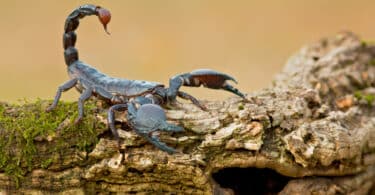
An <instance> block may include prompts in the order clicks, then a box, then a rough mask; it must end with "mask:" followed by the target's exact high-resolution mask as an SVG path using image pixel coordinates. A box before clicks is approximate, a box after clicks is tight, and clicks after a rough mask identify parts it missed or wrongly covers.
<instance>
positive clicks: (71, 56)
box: [63, 4, 111, 66]
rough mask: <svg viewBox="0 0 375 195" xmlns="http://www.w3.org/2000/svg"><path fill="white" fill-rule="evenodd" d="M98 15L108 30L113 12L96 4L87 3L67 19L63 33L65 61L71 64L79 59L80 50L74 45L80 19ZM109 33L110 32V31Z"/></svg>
mask: <svg viewBox="0 0 375 195" xmlns="http://www.w3.org/2000/svg"><path fill="white" fill-rule="evenodd" d="M90 15H96V16H98V18H99V21H100V22H101V23H102V24H103V27H104V30H105V31H106V32H107V33H108V31H107V24H108V23H109V21H110V20H111V13H110V12H109V11H108V10H106V9H104V8H102V7H100V6H96V5H91V4H86V5H82V6H80V7H78V8H77V9H75V10H74V11H73V12H72V13H71V14H70V15H69V16H68V17H67V18H66V21H65V27H64V35H63V46H64V50H65V51H64V57H65V63H66V64H67V65H68V66H69V65H71V64H72V63H74V62H75V61H77V60H78V51H77V49H76V48H75V47H74V46H75V43H76V40H77V35H76V33H75V32H74V31H75V30H76V29H77V28H78V25H79V19H81V18H84V17H85V16H90ZM108 34H109V33H108Z"/></svg>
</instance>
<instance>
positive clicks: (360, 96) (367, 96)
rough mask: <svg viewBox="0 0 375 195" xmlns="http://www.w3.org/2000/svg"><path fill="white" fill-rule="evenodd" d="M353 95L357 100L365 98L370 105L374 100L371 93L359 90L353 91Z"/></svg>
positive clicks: (374, 97) (374, 96)
mask: <svg viewBox="0 0 375 195" xmlns="http://www.w3.org/2000/svg"><path fill="white" fill-rule="evenodd" d="M354 97H356V98H357V99H358V100H361V99H363V100H366V101H367V104H368V105H370V106H371V105H372V103H373V102H374V101H375V95H373V94H364V93H362V92H361V91H356V92H355V93H354Z"/></svg>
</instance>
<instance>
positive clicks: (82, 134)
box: [0, 32, 375, 194]
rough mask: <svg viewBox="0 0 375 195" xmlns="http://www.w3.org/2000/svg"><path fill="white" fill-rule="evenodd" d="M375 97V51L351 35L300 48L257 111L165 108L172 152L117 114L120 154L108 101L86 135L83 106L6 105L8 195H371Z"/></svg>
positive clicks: (214, 105)
mask: <svg viewBox="0 0 375 195" xmlns="http://www.w3.org/2000/svg"><path fill="white" fill-rule="evenodd" d="M248 82H250V81H248ZM251 82H255V81H251ZM374 99H375V46H372V45H367V44H366V43H365V42H363V41H361V40H360V39H359V38H358V37H357V36H355V35H353V34H351V33H347V32H345V33H340V34H338V35H336V36H334V37H331V38H327V39H322V40H320V41H319V42H317V43H314V44H311V45H308V46H306V47H304V48H302V49H301V50H300V51H299V52H298V53H297V54H296V55H294V56H293V57H291V58H290V60H289V61H288V63H287V65H286V67H285V70H284V71H283V73H281V74H280V75H278V76H277V78H276V79H275V81H274V82H273V86H271V87H270V88H267V89H264V90H261V91H258V92H253V93H250V94H249V95H248V100H249V102H244V101H242V100H241V99H239V98H231V99H228V100H226V101H223V102H204V103H205V104H206V105H207V107H208V108H209V111H208V112H204V111H201V110H199V109H198V108H196V107H195V106H193V105H191V104H185V103H184V104H181V105H180V106H179V108H175V109H171V110H168V111H167V116H168V118H169V120H171V121H174V122H176V123H177V124H180V125H181V126H184V127H185V129H186V131H185V132H183V133H175V134H173V135H172V134H167V133H164V132H161V133H160V137H161V139H162V140H163V141H164V142H166V143H167V144H168V145H170V146H173V147H175V148H177V149H178V150H179V153H177V154H174V155H168V154H167V153H165V152H162V151H160V150H158V149H156V148H155V147H154V146H152V145H150V144H149V143H147V142H146V141H145V140H144V139H143V138H141V137H139V136H137V135H136V134H135V133H134V132H133V131H131V130H130V129H129V128H128V127H127V126H126V125H124V124H125V122H126V121H125V120H124V116H121V115H120V114H119V115H120V116H118V121H119V122H122V123H119V125H118V128H119V129H123V130H120V136H121V137H122V138H123V144H122V145H121V149H120V150H119V149H118V148H117V143H116V141H115V140H114V139H113V138H112V136H111V134H110V132H109V131H108V130H107V128H106V120H105V106H101V105H100V102H92V103H90V104H89V105H88V106H86V110H87V113H86V118H85V122H84V123H83V124H82V125H79V126H74V125H73V124H72V123H71V121H72V120H73V119H74V116H75V115H76V111H75V110H76V108H75V106H76V105H75V104H71V103H70V104H68V103H63V104H60V106H59V108H58V110H57V111H54V112H52V113H47V114H46V113H43V110H44V108H46V106H47V105H48V103H49V102H46V101H39V102H37V103H33V104H24V105H22V106H16V105H8V104H6V103H2V104H0V114H1V115H0V116H1V117H2V119H0V130H1V132H0V135H1V137H0V139H1V141H0V148H1V149H2V150H3V151H2V153H3V154H2V156H0V172H1V173H0V189H2V192H5V193H6V192H10V193H11V192H15V191H17V192H19V193H21V192H23V193H27V194H29V193H35V194H38V193H57V192H60V193H64V194H66V193H70V194H84V193H86V194H93V193H98V192H99V193H103V194H107V193H110V192H120V193H125V194H126V193H146V194H148V193H150V194H155V193H156V194H163V193H174V194H182V193H184V194H186V193H188V194H213V193H214V194H233V193H237V194H241V193H243V194H246V193H247V194H249V193H253V194H257V193H259V194H277V193H280V194H300V193H301V192H303V193H304V194H370V193H374V192H375V190H374V186H375V100H374ZM23 112H25V113H26V114H25V113H23ZM30 113H31V114H30ZM26 119H27V120H30V119H31V122H32V125H27V123H26V122H24V121H26ZM50 124H51V125H50ZM40 129H42V130H40ZM30 148H31V149H30ZM263 168H267V169H263ZM238 170H240V171H238ZM270 170H273V171H270ZM276 172H277V173H276ZM231 174H234V175H231ZM231 178H233V179H231ZM262 179H263V180H264V182H263V183H259V182H262V181H263V180H262ZM261 180H262V181H261ZM254 183H256V185H252V184H254ZM229 188H231V189H229Z"/></svg>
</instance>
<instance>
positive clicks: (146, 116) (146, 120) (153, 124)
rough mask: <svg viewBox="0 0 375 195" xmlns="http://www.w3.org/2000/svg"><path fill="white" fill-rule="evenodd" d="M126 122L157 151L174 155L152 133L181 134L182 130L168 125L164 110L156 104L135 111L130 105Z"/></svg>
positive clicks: (170, 149)
mask: <svg viewBox="0 0 375 195" xmlns="http://www.w3.org/2000/svg"><path fill="white" fill-rule="evenodd" d="M128 112H129V114H128V121H129V123H130V125H131V126H132V128H133V129H134V130H135V131H136V132H137V133H138V134H139V135H142V136H143V137H144V138H146V139H147V140H148V141H149V142H150V143H152V144H153V145H154V146H156V147H158V148H159V149H161V150H163V151H166V152H168V153H170V154H171V153H174V152H175V150H174V149H173V148H171V147H169V146H167V145H166V144H165V143H163V142H161V141H160V140H159V138H158V137H157V136H156V135H154V134H153V132H155V131H158V130H161V131H167V132H182V131H184V129H183V128H182V127H180V126H177V125H174V124H170V123H168V122H167V121H166V119H167V117H166V115H165V112H164V110H163V109H162V108H161V107H160V106H159V105H156V104H144V105H142V106H141V107H139V109H138V110H137V109H136V108H135V106H134V105H133V104H132V103H130V104H129V108H128Z"/></svg>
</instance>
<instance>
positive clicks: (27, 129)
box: [0, 100, 104, 185]
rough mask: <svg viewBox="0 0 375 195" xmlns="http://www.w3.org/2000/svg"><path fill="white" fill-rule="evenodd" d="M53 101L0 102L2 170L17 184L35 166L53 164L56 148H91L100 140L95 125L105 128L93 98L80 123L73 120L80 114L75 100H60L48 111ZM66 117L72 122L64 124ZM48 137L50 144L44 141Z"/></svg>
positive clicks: (45, 166) (0, 161)
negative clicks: (96, 113)
mask: <svg viewBox="0 0 375 195" xmlns="http://www.w3.org/2000/svg"><path fill="white" fill-rule="evenodd" d="M50 103H51V102H49V101H41V100H38V101H36V102H34V103H23V104H21V105H5V104H0V151H2V152H1V153H0V172H5V173H6V174H8V175H9V176H11V177H12V178H13V179H14V181H15V183H16V184H17V185H18V184H19V181H20V180H21V179H22V178H23V176H24V175H25V174H26V173H27V172H29V171H31V170H32V169H33V168H35V167H42V168H47V167H48V166H50V165H51V164H52V163H53V160H52V158H51V156H52V155H55V154H56V152H60V153H63V152H64V151H67V150H68V149H72V148H73V149H74V148H77V149H78V150H89V149H91V148H92V146H94V145H95V144H96V143H97V141H98V140H97V133H96V131H95V129H100V128H104V124H98V123H96V122H95V118H94V112H95V110H96V108H95V104H94V103H93V102H88V103H86V105H85V112H86V113H85V118H84V120H83V122H82V123H81V124H79V125H74V123H73V122H72V121H74V119H75V118H76V116H77V104H76V103H60V104H59V106H58V107H57V108H56V109H55V110H53V111H52V112H50V113H47V112H45V109H46V107H47V106H48V105H49V104H50ZM67 119H68V120H70V123H68V124H66V125H62V124H64V123H63V121H66V120H67ZM57 129H58V130H57ZM36 140H39V141H36ZM47 140H48V143H47V146H46V143H44V144H42V142H43V141H47Z"/></svg>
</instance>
